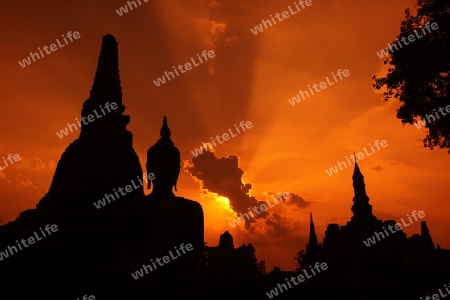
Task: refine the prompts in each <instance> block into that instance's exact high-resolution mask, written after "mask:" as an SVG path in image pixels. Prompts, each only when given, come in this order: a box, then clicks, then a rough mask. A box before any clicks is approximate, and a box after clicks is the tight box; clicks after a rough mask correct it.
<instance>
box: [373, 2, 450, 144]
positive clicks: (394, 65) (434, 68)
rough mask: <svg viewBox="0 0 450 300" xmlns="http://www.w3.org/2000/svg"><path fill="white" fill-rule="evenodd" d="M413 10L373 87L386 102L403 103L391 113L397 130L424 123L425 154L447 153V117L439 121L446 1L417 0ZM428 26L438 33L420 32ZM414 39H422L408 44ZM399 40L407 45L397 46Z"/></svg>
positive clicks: (449, 61)
mask: <svg viewBox="0 0 450 300" xmlns="http://www.w3.org/2000/svg"><path fill="white" fill-rule="evenodd" d="M417 6H418V10H417V14H416V15H415V16H414V15H412V14H411V12H410V10H409V9H406V10H405V15H406V19H405V20H404V21H403V22H402V23H401V27H400V34H399V36H398V37H397V39H398V41H397V40H395V41H392V42H391V47H390V54H389V57H388V58H387V59H386V60H385V61H384V63H385V64H389V65H390V66H389V69H388V74H387V75H386V77H381V78H377V77H376V76H374V77H373V79H374V84H373V87H374V88H376V89H381V88H386V91H385V92H384V99H385V100H386V101H387V100H389V99H391V98H396V99H398V100H400V102H402V103H403V105H402V106H401V107H400V108H399V109H398V111H397V118H399V119H401V120H402V123H403V124H413V123H415V122H416V121H417V117H421V118H422V119H425V120H426V121H427V122H426V126H425V127H426V128H427V129H428V133H427V135H426V137H425V138H424V139H423V143H424V147H425V148H430V149H433V147H437V146H438V147H440V148H450V116H446V117H445V115H446V114H447V113H448V112H446V111H445V107H446V106H447V105H449V104H450V103H449V100H450V99H449V98H450V77H449V70H450V36H449V33H450V32H449V31H450V30H449V29H450V1H448V0H419V1H418V3H417ZM428 22H429V23H430V24H433V23H434V22H435V23H437V26H438V28H437V29H435V30H430V31H431V32H429V31H428V30H427V29H425V28H424V29H423V30H422V27H423V26H425V25H426V23H428ZM428 26H429V25H428ZM424 32H425V33H426V34H424ZM417 34H419V36H422V37H420V38H415V39H414V40H413V38H411V40H413V41H412V42H411V41H409V40H408V38H409V37H410V35H413V36H416V37H417ZM402 38H403V40H404V41H406V43H407V44H406V43H403V44H402V43H401V42H400V41H401V40H402ZM400 46H402V47H400ZM397 48H398V49H397ZM387 49H388V48H387ZM394 49H395V51H394ZM440 108H441V110H439V109H440ZM449 109H450V108H449ZM427 116H428V118H427ZM433 119H435V121H433ZM449 152H450V150H449Z"/></svg>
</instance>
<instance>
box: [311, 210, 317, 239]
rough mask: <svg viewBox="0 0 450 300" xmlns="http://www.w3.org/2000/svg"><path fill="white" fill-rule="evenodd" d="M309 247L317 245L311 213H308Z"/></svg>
mask: <svg viewBox="0 0 450 300" xmlns="http://www.w3.org/2000/svg"><path fill="white" fill-rule="evenodd" d="M309 245H311V246H317V245H318V241H317V235H316V229H315V228H314V221H313V217H312V213H311V212H310V213H309Z"/></svg>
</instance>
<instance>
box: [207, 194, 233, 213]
mask: <svg viewBox="0 0 450 300" xmlns="http://www.w3.org/2000/svg"><path fill="white" fill-rule="evenodd" d="M210 194H212V196H213V197H214V198H215V199H216V201H217V202H220V203H222V204H223V207H224V208H225V209H226V210H228V211H230V212H233V209H231V206H230V199H228V198H227V197H223V196H220V195H218V194H216V193H211V192H210Z"/></svg>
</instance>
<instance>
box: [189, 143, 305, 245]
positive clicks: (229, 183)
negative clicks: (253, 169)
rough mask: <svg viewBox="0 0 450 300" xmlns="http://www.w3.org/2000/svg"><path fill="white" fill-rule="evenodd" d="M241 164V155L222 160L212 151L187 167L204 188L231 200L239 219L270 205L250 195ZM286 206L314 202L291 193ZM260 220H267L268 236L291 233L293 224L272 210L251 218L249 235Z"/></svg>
mask: <svg viewBox="0 0 450 300" xmlns="http://www.w3.org/2000/svg"><path fill="white" fill-rule="evenodd" d="M238 164H239V159H238V157H237V156H233V155H232V156H228V157H221V158H218V157H216V156H215V154H214V153H213V152H209V151H208V152H205V153H203V154H202V155H199V156H197V157H194V158H193V159H192V165H191V166H188V167H187V171H188V172H189V173H190V174H191V176H193V177H194V178H196V179H198V180H199V181H200V182H201V186H202V188H203V189H205V190H208V191H210V192H212V193H216V194H219V195H220V196H223V197H227V198H228V199H229V200H230V206H231V208H232V209H233V210H234V211H235V212H236V213H237V214H238V216H239V215H240V214H241V213H242V214H244V213H247V212H248V211H249V208H250V209H251V208H253V207H254V206H258V207H259V206H260V205H261V204H266V205H267V203H266V202H265V201H260V200H258V199H256V198H255V197H253V196H249V194H248V193H249V191H250V189H251V188H252V186H251V184H249V183H247V184H244V183H242V176H243V175H244V171H243V170H242V169H241V168H239V166H238ZM268 194H269V196H273V197H276V196H277V195H275V194H273V193H271V192H270V193H268ZM283 203H286V204H288V205H294V206H296V207H298V208H305V207H307V206H309V205H310V202H307V201H305V200H304V199H303V198H302V197H301V196H299V195H296V194H290V196H289V197H288V198H287V201H285V202H283ZM252 211H253V210H252ZM258 219H263V220H264V222H263V223H264V225H265V226H264V231H265V232H266V233H268V234H273V235H275V236H285V235H287V234H288V228H289V224H288V221H287V220H286V218H283V217H281V216H280V215H278V214H275V213H273V212H268V211H265V212H263V211H261V212H260V213H259V214H254V219H253V218H250V220H248V221H247V220H246V221H245V228H246V229H247V230H248V231H249V233H251V234H256V232H257V228H256V227H254V226H252V223H255V222H257V220H258Z"/></svg>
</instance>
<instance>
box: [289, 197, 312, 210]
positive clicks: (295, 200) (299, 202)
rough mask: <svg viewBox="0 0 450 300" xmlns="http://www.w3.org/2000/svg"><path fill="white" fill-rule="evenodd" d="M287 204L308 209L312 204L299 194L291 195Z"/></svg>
mask: <svg viewBox="0 0 450 300" xmlns="http://www.w3.org/2000/svg"><path fill="white" fill-rule="evenodd" d="M286 204H288V205H295V206H296V207H298V208H306V207H308V206H310V205H311V202H309V201H306V200H305V199H303V197H301V196H299V195H297V194H289V198H288V201H287V202H286Z"/></svg>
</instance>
